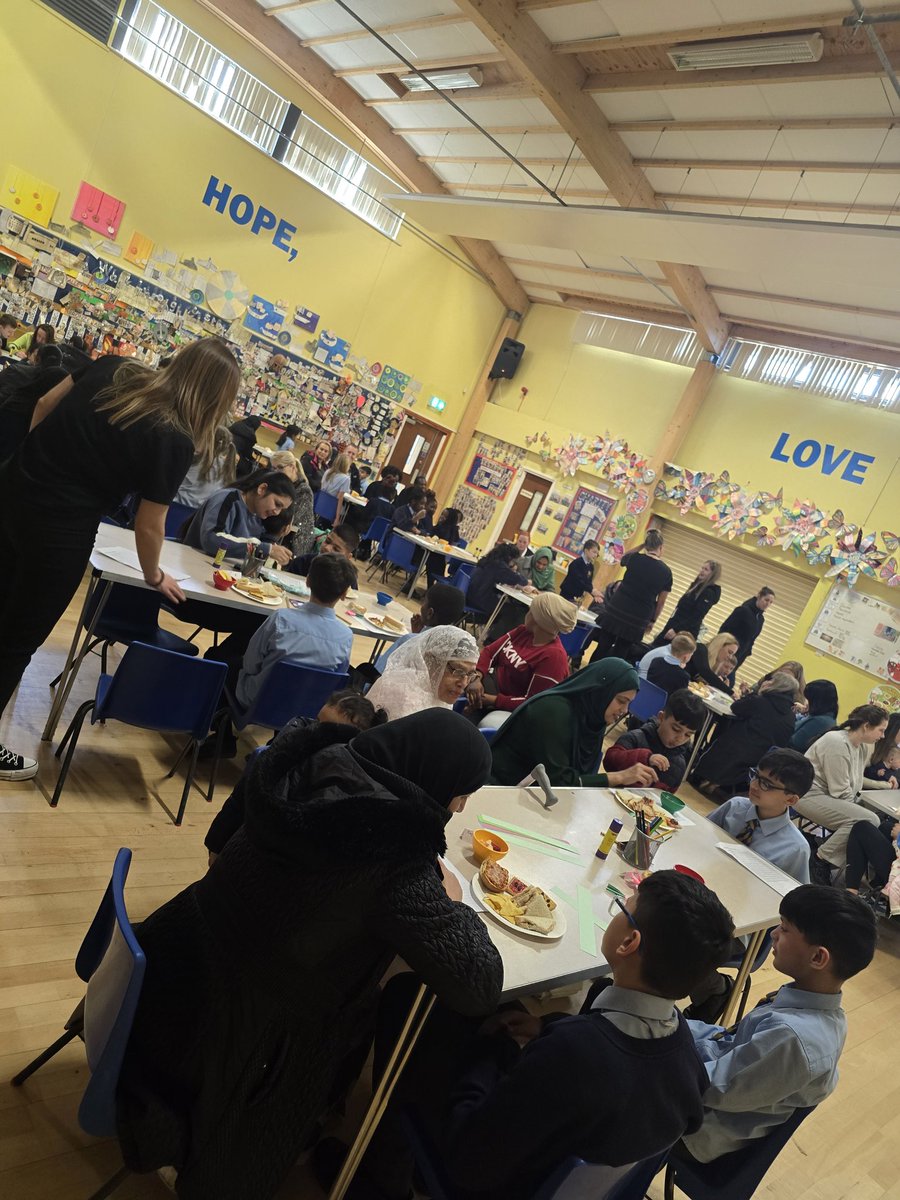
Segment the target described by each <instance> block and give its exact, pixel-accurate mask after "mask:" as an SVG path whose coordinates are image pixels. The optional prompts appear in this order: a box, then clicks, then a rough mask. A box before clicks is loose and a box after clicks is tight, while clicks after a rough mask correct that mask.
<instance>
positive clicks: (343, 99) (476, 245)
mask: <svg viewBox="0 0 900 1200" xmlns="http://www.w3.org/2000/svg"><path fill="white" fill-rule="evenodd" d="M198 3H199V4H200V5H201V7H203V8H205V9H206V10H207V11H209V12H211V13H212V14H213V15H214V16H216V17H218V18H219V19H220V20H221V21H223V22H224V23H225V24H226V25H228V26H229V27H230V28H231V29H233V30H235V32H237V33H239V34H240V35H241V37H243V38H244V39H245V41H248V42H249V43H250V44H251V45H253V46H255V47H256V49H257V50H259V51H260V52H261V53H263V54H265V55H266V56H267V57H268V58H269V59H271V61H272V62H274V63H275V64H276V66H278V67H279V68H280V69H281V70H283V71H285V72H286V73H287V74H288V75H290V76H291V78H293V79H295V80H296V81H297V83H298V84H299V85H300V86H301V87H302V88H304V89H305V90H306V91H309V92H311V93H312V94H313V95H314V96H315V97H316V98H317V99H318V100H319V101H320V102H321V103H322V104H324V105H325V106H326V108H328V110H329V111H330V112H332V113H333V114H334V116H335V117H336V118H337V119H338V120H340V121H341V122H342V123H343V124H344V125H345V126H346V127H347V128H348V129H350V130H352V131H353V132H354V133H355V134H356V135H357V136H358V137H360V138H361V139H362V140H363V141H364V143H365V145H366V146H367V147H371V149H372V151H373V152H374V156H375V157H378V158H380V159H381V160H382V161H383V162H384V163H385V165H386V166H387V167H388V169H389V170H390V171H391V172H392V173H393V174H394V175H396V176H397V177H398V178H399V179H401V180H402V181H403V182H404V183H405V185H406V186H407V187H409V188H411V189H412V190H413V191H417V192H426V193H433V192H435V191H437V192H443V191H445V190H446V189H445V188H444V185H443V183H442V182H441V180H440V179H439V178H438V176H437V175H435V173H434V172H433V171H432V170H431V169H430V168H429V167H427V166H426V165H425V164H424V163H420V162H419V160H418V158H417V157H416V153H415V151H414V150H413V148H412V147H411V146H410V145H409V144H408V143H407V142H405V141H404V140H403V139H402V138H399V137H397V136H396V134H395V133H394V131H393V130H392V129H391V127H390V125H389V124H388V123H387V121H385V119H384V118H383V117H382V116H380V115H379V114H378V113H375V112H372V111H371V110H370V109H369V107H367V105H366V104H365V102H364V101H363V99H362V97H361V96H360V95H359V94H358V93H357V92H355V91H354V90H353V88H352V87H351V86H350V84H349V83H345V82H344V80H343V79H336V78H335V77H334V74H333V73H332V71H331V68H330V67H329V66H328V64H327V63H326V62H325V60H324V59H321V58H319V56H318V55H317V54H316V53H315V52H314V51H312V50H307V49H304V47H303V46H301V45H300V42H299V39H298V38H297V37H296V36H295V35H294V34H293V33H292V32H291V30H289V29H288V28H287V26H286V25H283V24H282V23H281V22H280V21H269V20H267V17H266V10H265V9H263V8H260V7H259V5H258V4H256V3H255V2H254V0H198ZM455 241H456V244H457V245H458V246H459V247H460V249H461V250H462V251H463V253H464V254H465V255H466V257H467V258H468V259H469V260H470V262H471V263H472V264H473V265H474V266H475V268H476V269H477V270H478V271H479V272H480V273H481V274H482V275H483V276H484V278H485V279H486V280H487V281H488V282H489V283H490V285H491V287H492V288H493V290H494V292H495V293H496V295H497V296H498V298H499V299H500V300H501V301H502V303H503V304H504V305H505V307H506V308H507V309H510V310H512V311H514V312H521V313H524V312H526V311H527V310H528V303H529V302H528V297H527V295H526V293H525V290H524V288H523V287H522V285H521V284H520V283H519V281H518V280H517V279H516V277H515V275H514V274H513V273H512V271H511V270H510V268H509V267H508V266H507V265H506V263H505V262H504V261H503V259H502V258H501V257H500V255H499V254H498V253H497V250H496V249H495V247H494V246H493V245H492V244H491V243H490V242H485V241H481V240H480V239H476V238H456V239H455Z"/></svg>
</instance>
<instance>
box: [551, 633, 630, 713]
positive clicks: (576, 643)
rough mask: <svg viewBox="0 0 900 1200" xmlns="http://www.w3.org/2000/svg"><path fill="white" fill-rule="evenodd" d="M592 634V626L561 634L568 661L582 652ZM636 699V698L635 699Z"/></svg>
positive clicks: (560, 638) (560, 637)
mask: <svg viewBox="0 0 900 1200" xmlns="http://www.w3.org/2000/svg"><path fill="white" fill-rule="evenodd" d="M593 632H594V626H593V625H576V626H575V628H574V629H573V630H572V632H571V633H561V634H560V635H559V640H560V641H561V642H562V644H563V649H564V650H565V652H566V654H567V655H568V656H569V658H570V659H573V658H577V657H578V655H579V654H581V652H582V651H583V650H584V647H585V644H586V643H587V640H588V638H589V637H590V636H591V634H592V633H593ZM635 699H637V697H635Z"/></svg>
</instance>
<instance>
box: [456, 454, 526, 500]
mask: <svg viewBox="0 0 900 1200" xmlns="http://www.w3.org/2000/svg"><path fill="white" fill-rule="evenodd" d="M515 475H516V468H515V467H514V466H510V465H509V464H507V463H502V462H497V460H496V459H493V458H488V457H487V455H484V454H476V455H475V457H474V458H473V459H472V465H471V466H470V467H469V470H468V472H467V473H466V483H467V484H468V485H469V487H471V488H475V490H476V491H478V492H484V493H485V495H488V496H493V497H494V499H495V500H503V499H505V497H506V494H507V492H508V491H509V489H510V487H511V486H512V481H513V479H514V478H515Z"/></svg>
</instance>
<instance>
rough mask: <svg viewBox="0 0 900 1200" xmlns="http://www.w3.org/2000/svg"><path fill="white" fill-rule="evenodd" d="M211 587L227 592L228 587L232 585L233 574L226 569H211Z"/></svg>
mask: <svg viewBox="0 0 900 1200" xmlns="http://www.w3.org/2000/svg"><path fill="white" fill-rule="evenodd" d="M213 587H215V588H218V589H219V591H220V592H227V591H228V589H229V588H230V587H234V576H233V575H230V574H229V573H228V572H227V571H213Z"/></svg>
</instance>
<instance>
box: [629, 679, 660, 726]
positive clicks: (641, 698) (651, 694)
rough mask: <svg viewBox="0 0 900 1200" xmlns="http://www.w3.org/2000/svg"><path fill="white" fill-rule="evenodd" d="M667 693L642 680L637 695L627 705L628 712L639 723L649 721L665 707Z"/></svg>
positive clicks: (647, 680) (648, 681)
mask: <svg viewBox="0 0 900 1200" xmlns="http://www.w3.org/2000/svg"><path fill="white" fill-rule="evenodd" d="M668 699H669V693H668V692H666V691H664V690H663V688H661V687H657V685H656V684H655V683H651V682H650V680H649V679H642V680H641V681H640V683H639V684H638V690H637V695H636V696H635V698H634V699H633V700H632V702H631V703H630V704H629V705H628V711H629V712H630V713H631V715H632V716H633V717H637V719H638V720H639V721H649V720H650V718H651V717H655V716H656V714H657V713H658V712H659V711H660V709H662V708H665V707H666V701H667V700H668Z"/></svg>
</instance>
